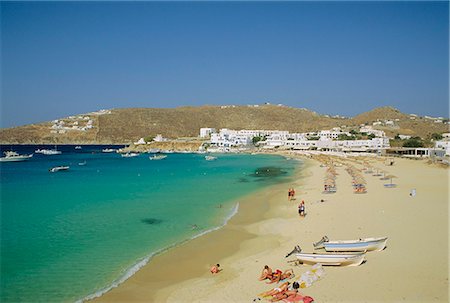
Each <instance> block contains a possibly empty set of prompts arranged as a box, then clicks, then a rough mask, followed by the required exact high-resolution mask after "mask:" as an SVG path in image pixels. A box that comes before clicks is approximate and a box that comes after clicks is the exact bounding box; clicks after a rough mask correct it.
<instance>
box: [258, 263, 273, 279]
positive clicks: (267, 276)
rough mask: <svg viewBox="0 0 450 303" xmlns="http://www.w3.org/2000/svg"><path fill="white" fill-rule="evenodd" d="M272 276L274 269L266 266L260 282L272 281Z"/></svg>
mask: <svg viewBox="0 0 450 303" xmlns="http://www.w3.org/2000/svg"><path fill="white" fill-rule="evenodd" d="M272 275H273V272H272V268H270V267H269V266H268V265H264V269H263V271H262V273H261V276H260V277H259V279H258V280H259V281H263V280H265V279H272Z"/></svg>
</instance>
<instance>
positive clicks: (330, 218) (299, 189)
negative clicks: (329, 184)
mask: <svg viewBox="0 0 450 303" xmlns="http://www.w3.org/2000/svg"><path fill="white" fill-rule="evenodd" d="M290 156H292V157H294V156H293V155H290ZM302 161H304V164H303V165H302V168H301V169H300V170H299V171H298V172H297V174H296V176H295V180H294V181H293V182H291V183H289V184H278V185H275V186H271V187H267V188H266V189H264V190H262V191H260V192H258V193H256V194H252V195H250V196H248V197H245V198H243V199H241V200H240V201H239V202H240V209H239V212H238V214H237V215H236V216H235V217H233V218H232V219H231V220H230V221H229V223H228V224H227V226H225V227H224V228H222V229H220V230H218V231H215V232H212V233H210V234H207V235H205V236H202V237H200V238H197V239H194V240H192V241H190V242H188V243H186V244H184V245H181V246H179V247H177V248H174V249H171V250H169V251H168V252H166V253H164V254H161V255H159V256H156V257H155V258H153V259H152V260H151V262H150V263H149V264H148V265H147V266H145V267H144V268H143V269H141V270H140V271H139V272H138V273H136V274H135V275H134V276H132V277H131V278H130V279H128V280H127V281H126V282H124V283H123V284H121V285H120V286H119V287H117V288H114V289H113V290H111V291H110V292H108V293H106V294H105V295H104V296H102V297H100V298H97V299H95V300H94V301H99V302H144V301H145V302H252V301H253V299H256V298H257V295H258V294H259V293H261V292H263V291H266V290H269V289H271V288H273V287H275V286H276V285H275V284H266V283H265V282H262V281H258V277H259V275H260V273H261V270H262V268H263V266H264V265H265V264H267V265H269V266H271V267H272V268H273V269H276V268H279V269H281V270H285V269H288V268H292V269H293V270H294V272H295V275H296V277H295V278H294V279H292V280H291V281H295V280H296V279H297V278H299V277H300V275H301V274H302V273H304V272H306V271H308V270H310V269H311V266H310V265H297V266H295V265H293V264H292V263H288V262H287V260H293V259H294V258H293V257H289V258H287V259H286V258H285V255H286V254H287V253H288V252H290V251H291V250H292V249H293V247H294V246H295V245H300V246H301V247H302V249H303V251H304V252H312V251H313V246H312V243H313V242H316V241H318V240H320V239H321V238H322V236H324V235H327V236H328V237H329V238H330V239H335V240H350V239H358V238H365V237H381V236H387V237H389V239H388V242H387V247H386V249H385V250H383V251H380V252H368V253H367V254H366V262H365V263H363V264H362V265H360V266H357V267H324V269H325V273H326V275H325V277H323V278H322V279H321V280H319V281H317V282H315V283H314V284H313V285H311V286H310V287H308V288H303V289H301V290H300V292H301V293H302V294H304V295H308V296H311V297H313V298H314V299H315V301H316V302H399V301H403V302H414V301H417V302H448V299H449V296H448V288H449V281H448V274H449V270H448V264H449V253H448V249H449V247H448V239H449V234H448V211H449V209H448V185H449V183H448V181H449V170H448V168H440V167H436V166H433V165H430V164H427V163H426V162H425V161H423V160H410V159H398V158H396V159H395V164H394V165H393V166H386V164H385V158H365V159H361V158H357V159H355V158H345V159H344V158H339V159H337V160H336V159H335V160H334V163H338V164H337V166H336V167H335V169H336V172H337V173H338V175H337V179H336V186H337V192H336V193H334V194H323V193H322V191H323V184H324V177H325V172H326V167H321V163H320V162H319V161H317V160H314V159H303V160H302ZM364 161H365V164H364ZM347 164H351V165H353V166H355V167H356V168H358V169H363V168H364V167H365V165H367V164H369V165H371V166H372V168H373V169H383V170H385V171H387V174H391V175H394V176H396V178H394V179H392V182H393V183H395V184H396V185H397V186H396V187H395V188H385V187H384V186H383V184H385V183H389V182H390V180H380V177H379V176H373V175H372V174H364V173H363V172H362V176H363V177H364V179H365V181H366V188H367V193H365V194H354V193H353V188H352V179H351V177H350V175H349V174H348V173H347V172H346V171H345V167H346V165H347ZM289 187H294V188H295V190H296V200H295V201H287V189H288V188H289ZM411 189H416V196H414V197H412V196H410V195H409V193H410V191H411ZM301 200H304V201H305V204H306V212H307V216H306V217H304V218H301V217H299V216H298V213H297V205H298V204H299V203H300V201H301ZM321 200H324V202H321ZM215 263H220V264H221V268H223V270H222V272H220V273H219V274H217V275H214V276H213V275H211V274H210V273H209V267H210V266H211V265H212V264H215ZM261 300H262V301H265V299H261Z"/></svg>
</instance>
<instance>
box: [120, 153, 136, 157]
mask: <svg viewBox="0 0 450 303" xmlns="http://www.w3.org/2000/svg"><path fill="white" fill-rule="evenodd" d="M137 156H139V154H138V153H126V154H122V157H124V158H132V157H137Z"/></svg>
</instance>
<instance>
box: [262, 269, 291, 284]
mask: <svg viewBox="0 0 450 303" xmlns="http://www.w3.org/2000/svg"><path fill="white" fill-rule="evenodd" d="M293 276H294V271H293V270H292V269H291V268H290V269H286V270H285V271H284V272H281V270H279V269H277V271H276V272H274V273H273V274H272V277H271V278H270V282H267V284H271V283H278V282H280V281H281V280H284V279H290V278H292V277H293Z"/></svg>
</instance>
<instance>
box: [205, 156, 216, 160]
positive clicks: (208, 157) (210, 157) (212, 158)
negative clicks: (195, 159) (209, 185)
mask: <svg viewBox="0 0 450 303" xmlns="http://www.w3.org/2000/svg"><path fill="white" fill-rule="evenodd" d="M216 159H217V157H214V156H205V160H206V161H213V160H216Z"/></svg>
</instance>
